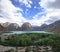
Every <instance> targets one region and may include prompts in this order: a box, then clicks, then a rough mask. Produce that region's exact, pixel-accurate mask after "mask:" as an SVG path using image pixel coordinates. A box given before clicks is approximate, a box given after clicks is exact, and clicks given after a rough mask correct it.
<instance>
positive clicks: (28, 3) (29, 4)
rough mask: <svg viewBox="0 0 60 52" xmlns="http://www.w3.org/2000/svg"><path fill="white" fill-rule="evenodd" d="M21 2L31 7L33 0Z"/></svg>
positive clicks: (20, 0) (21, 0)
mask: <svg viewBox="0 0 60 52" xmlns="http://www.w3.org/2000/svg"><path fill="white" fill-rule="evenodd" d="M17 1H18V0H17ZM19 2H21V3H23V4H24V5H25V6H26V7H28V8H31V4H32V1H31V0H19Z"/></svg>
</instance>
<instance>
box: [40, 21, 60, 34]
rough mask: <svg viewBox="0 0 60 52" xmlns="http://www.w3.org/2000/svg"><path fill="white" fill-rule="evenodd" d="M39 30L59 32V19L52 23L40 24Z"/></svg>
mask: <svg viewBox="0 0 60 52" xmlns="http://www.w3.org/2000/svg"><path fill="white" fill-rule="evenodd" d="M40 30H42V31H48V32H54V33H60V20H58V21H55V22H54V23H52V24H50V25H46V26H44V27H43V26H41V27H40Z"/></svg>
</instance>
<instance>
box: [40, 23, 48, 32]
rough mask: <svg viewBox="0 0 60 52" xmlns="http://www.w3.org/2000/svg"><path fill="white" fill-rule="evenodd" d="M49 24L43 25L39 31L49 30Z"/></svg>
mask: <svg viewBox="0 0 60 52" xmlns="http://www.w3.org/2000/svg"><path fill="white" fill-rule="evenodd" d="M47 26H48V25H47V24H42V25H41V26H40V28H39V30H40V31H43V30H45V29H47Z"/></svg>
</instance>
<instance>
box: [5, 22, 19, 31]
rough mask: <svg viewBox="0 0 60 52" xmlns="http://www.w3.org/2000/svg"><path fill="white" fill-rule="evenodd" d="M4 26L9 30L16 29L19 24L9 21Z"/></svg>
mask: <svg viewBox="0 0 60 52" xmlns="http://www.w3.org/2000/svg"><path fill="white" fill-rule="evenodd" d="M6 28H7V30H10V31H17V30H18V28H19V25H18V24H16V23H11V24H9V25H8V26H7V27H6Z"/></svg>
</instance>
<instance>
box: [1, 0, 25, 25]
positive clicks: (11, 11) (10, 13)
mask: <svg viewBox="0 0 60 52" xmlns="http://www.w3.org/2000/svg"><path fill="white" fill-rule="evenodd" d="M17 11H22V12H23V10H22V9H20V8H17V7H15V6H14V5H13V4H12V3H11V1H10V0H1V2H0V13H1V15H3V18H0V22H7V21H8V22H15V23H18V24H20V23H21V22H22V21H23V22H24V21H26V19H25V18H24V17H23V16H22V14H21V13H16V12H17Z"/></svg>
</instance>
